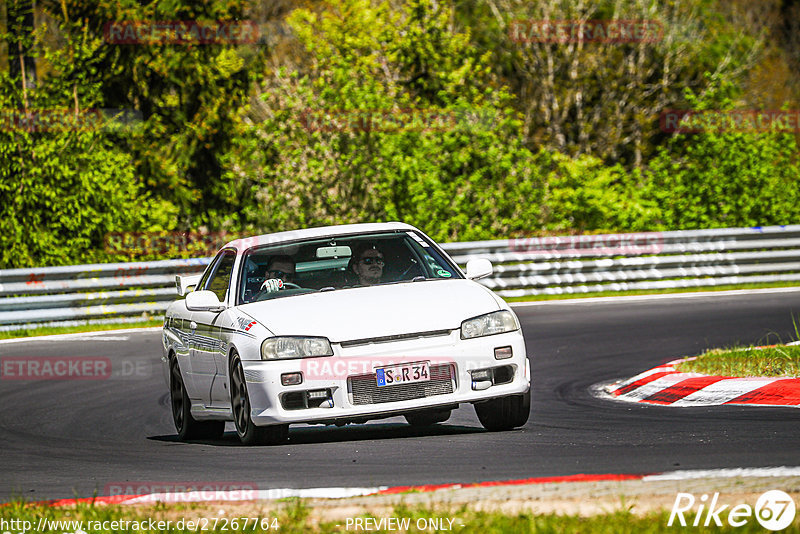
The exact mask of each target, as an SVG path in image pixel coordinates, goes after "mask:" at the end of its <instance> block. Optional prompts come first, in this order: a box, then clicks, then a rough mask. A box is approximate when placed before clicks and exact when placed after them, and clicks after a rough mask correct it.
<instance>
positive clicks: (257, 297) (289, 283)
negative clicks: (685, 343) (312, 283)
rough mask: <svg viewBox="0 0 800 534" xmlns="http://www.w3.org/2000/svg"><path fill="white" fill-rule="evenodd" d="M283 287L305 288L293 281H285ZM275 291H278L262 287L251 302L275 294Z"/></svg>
mask: <svg viewBox="0 0 800 534" xmlns="http://www.w3.org/2000/svg"><path fill="white" fill-rule="evenodd" d="M281 289H303V288H302V287H300V286H298V285H297V284H294V283H292V282H284V283H283V287H282V288H281ZM275 293H277V292H269V291H264V290H263V289H262V290H260V291H259V292H258V293H256V295H255V297H253V300H252V301H251V302H258V301H259V300H261V299H262V298H264V296H266V295H274V294H275Z"/></svg>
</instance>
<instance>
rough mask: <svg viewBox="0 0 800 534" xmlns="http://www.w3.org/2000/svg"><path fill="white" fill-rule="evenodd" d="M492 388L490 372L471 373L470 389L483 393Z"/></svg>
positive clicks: (484, 370)
mask: <svg viewBox="0 0 800 534" xmlns="http://www.w3.org/2000/svg"><path fill="white" fill-rule="evenodd" d="M490 387H492V370H491V369H479V370H477V371H472V389H473V391H483V390H484V389H489V388H490Z"/></svg>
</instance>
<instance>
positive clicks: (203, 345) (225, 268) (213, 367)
mask: <svg viewBox="0 0 800 534" xmlns="http://www.w3.org/2000/svg"><path fill="white" fill-rule="evenodd" d="M235 262H236V251H235V250H223V251H222V252H220V254H219V255H218V256H217V258H216V260H215V261H214V263H215V265H214V268H213V270H212V271H211V275H210V276H209V277H208V279H207V280H206V282H205V284H204V285H203V286H202V289H205V290H208V291H213V292H214V293H216V295H217V298H219V300H220V302H227V292H228V288H229V286H230V281H231V275H232V274H233V266H234V263H235ZM224 313H225V312H212V311H195V312H192V321H191V323H192V324H191V326H192V328H193V333H194V335H193V336H192V339H193V343H192V355H191V359H192V373H193V377H192V378H193V380H194V382H195V384H196V386H197V392H198V393H199V394H200V395H201V398H202V400H203V404H204V405H205V406H209V405H211V404H212V402H211V388H212V385H213V383H214V376H215V375H216V374H217V364H216V360H217V358H218V353H219V351H220V350H221V339H220V326H219V325H220V323H221V317H222V315H223V314H224Z"/></svg>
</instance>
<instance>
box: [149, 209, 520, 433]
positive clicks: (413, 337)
mask: <svg viewBox="0 0 800 534" xmlns="http://www.w3.org/2000/svg"><path fill="white" fill-rule="evenodd" d="M466 271H467V272H466V274H465V273H463V272H462V271H461V269H459V267H458V266H457V265H456V264H455V262H453V260H452V259H451V258H450V257H449V256H448V255H447V253H445V252H444V251H443V250H442V249H441V248H440V247H439V246H438V245H437V244H436V243H434V242H433V241H432V240H431V239H430V238H429V237H427V236H426V235H425V234H423V233H422V232H421V231H419V230H418V229H416V228H414V227H413V226H409V225H407V224H402V223H381V224H354V225H345V226H333V227H326V228H312V229H307V230H298V231H291V232H281V233H276V234H269V235H262V236H258V237H253V238H246V239H238V240H235V241H231V242H230V243H228V244H227V245H225V246H224V247H223V248H222V249H221V250H220V251H219V253H217V255H216V257H215V258H214V260H213V261H212V262H211V263H210V264H209V265H208V267H207V268H206V270H205V272H204V273H203V274H202V275H199V276H178V277H177V287H178V294H179V295H181V296H185V298H182V299H180V300H176V301H175V302H173V303H172V304H171V305H170V306H169V308H168V309H167V312H166V316H165V319H164V330H163V349H164V351H163V357H162V360H163V362H164V369H165V378H166V379H167V382H168V384H169V391H170V397H171V405H172V415H173V418H174V421H175V427H176V429H177V431H178V436H179V438H180V439H182V440H185V439H193V438H212V437H217V436H220V435H222V433H223V431H224V427H225V421H233V422H234V423H235V425H236V431H237V433H238V435H239V438H240V439H241V441H242V442H243V443H245V444H256V443H280V442H283V441H285V440H286V439H287V436H288V428H289V425H290V424H291V423H319V424H334V425H344V424H347V423H363V422H366V421H368V420H370V419H378V418H383V417H391V416H397V415H403V416H405V418H406V420H407V421H408V423H409V424H411V425H431V424H435V423H439V422H443V421H446V420H447V419H448V418H449V417H450V412H451V410H453V409H455V408H457V407H458V405H459V404H461V403H472V404H474V405H475V410H476V412H477V415H478V419H479V420H480V422H481V424H482V425H483V426H484V427H485V428H487V429H489V430H504V429H511V428H514V427H519V426H522V425H524V424H525V423H526V422H527V420H528V415H529V413H530V366H529V363H528V357H527V354H526V352H525V342H524V340H523V337H522V331H521V330H520V325H519V320H518V319H517V317H516V315H515V314H514V312H513V311H512V310H511V309H510V308H509V306H508V305H507V304H506V303H505V302H504V301H503V300H502V299H501V298H500V297H498V296H497V295H495V294H494V293H492V292H491V291H490V290H489V289H487V288H486V287H484V286H482V285H481V284H479V283H477V282H475V281H474V280H476V279H478V278H482V277H484V276H488V275H490V274H491V273H492V265H491V263H489V261H488V260H485V259H475V260H471V261H470V262H469V263H467V268H466Z"/></svg>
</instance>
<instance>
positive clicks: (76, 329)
mask: <svg viewBox="0 0 800 534" xmlns="http://www.w3.org/2000/svg"><path fill="white" fill-rule="evenodd" d="M163 324H164V319H163V318H158V319H151V320H149V321H140V322H136V323H107V324H85V325H77V326H44V327H42V328H23V329H21V330H4V331H0V339H15V338H19V337H31V336H52V335H56V334H76V333H83V332H99V331H103V330H119V329H122V328H147V327H153V326H161V325H163ZM0 532H2V531H0Z"/></svg>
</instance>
